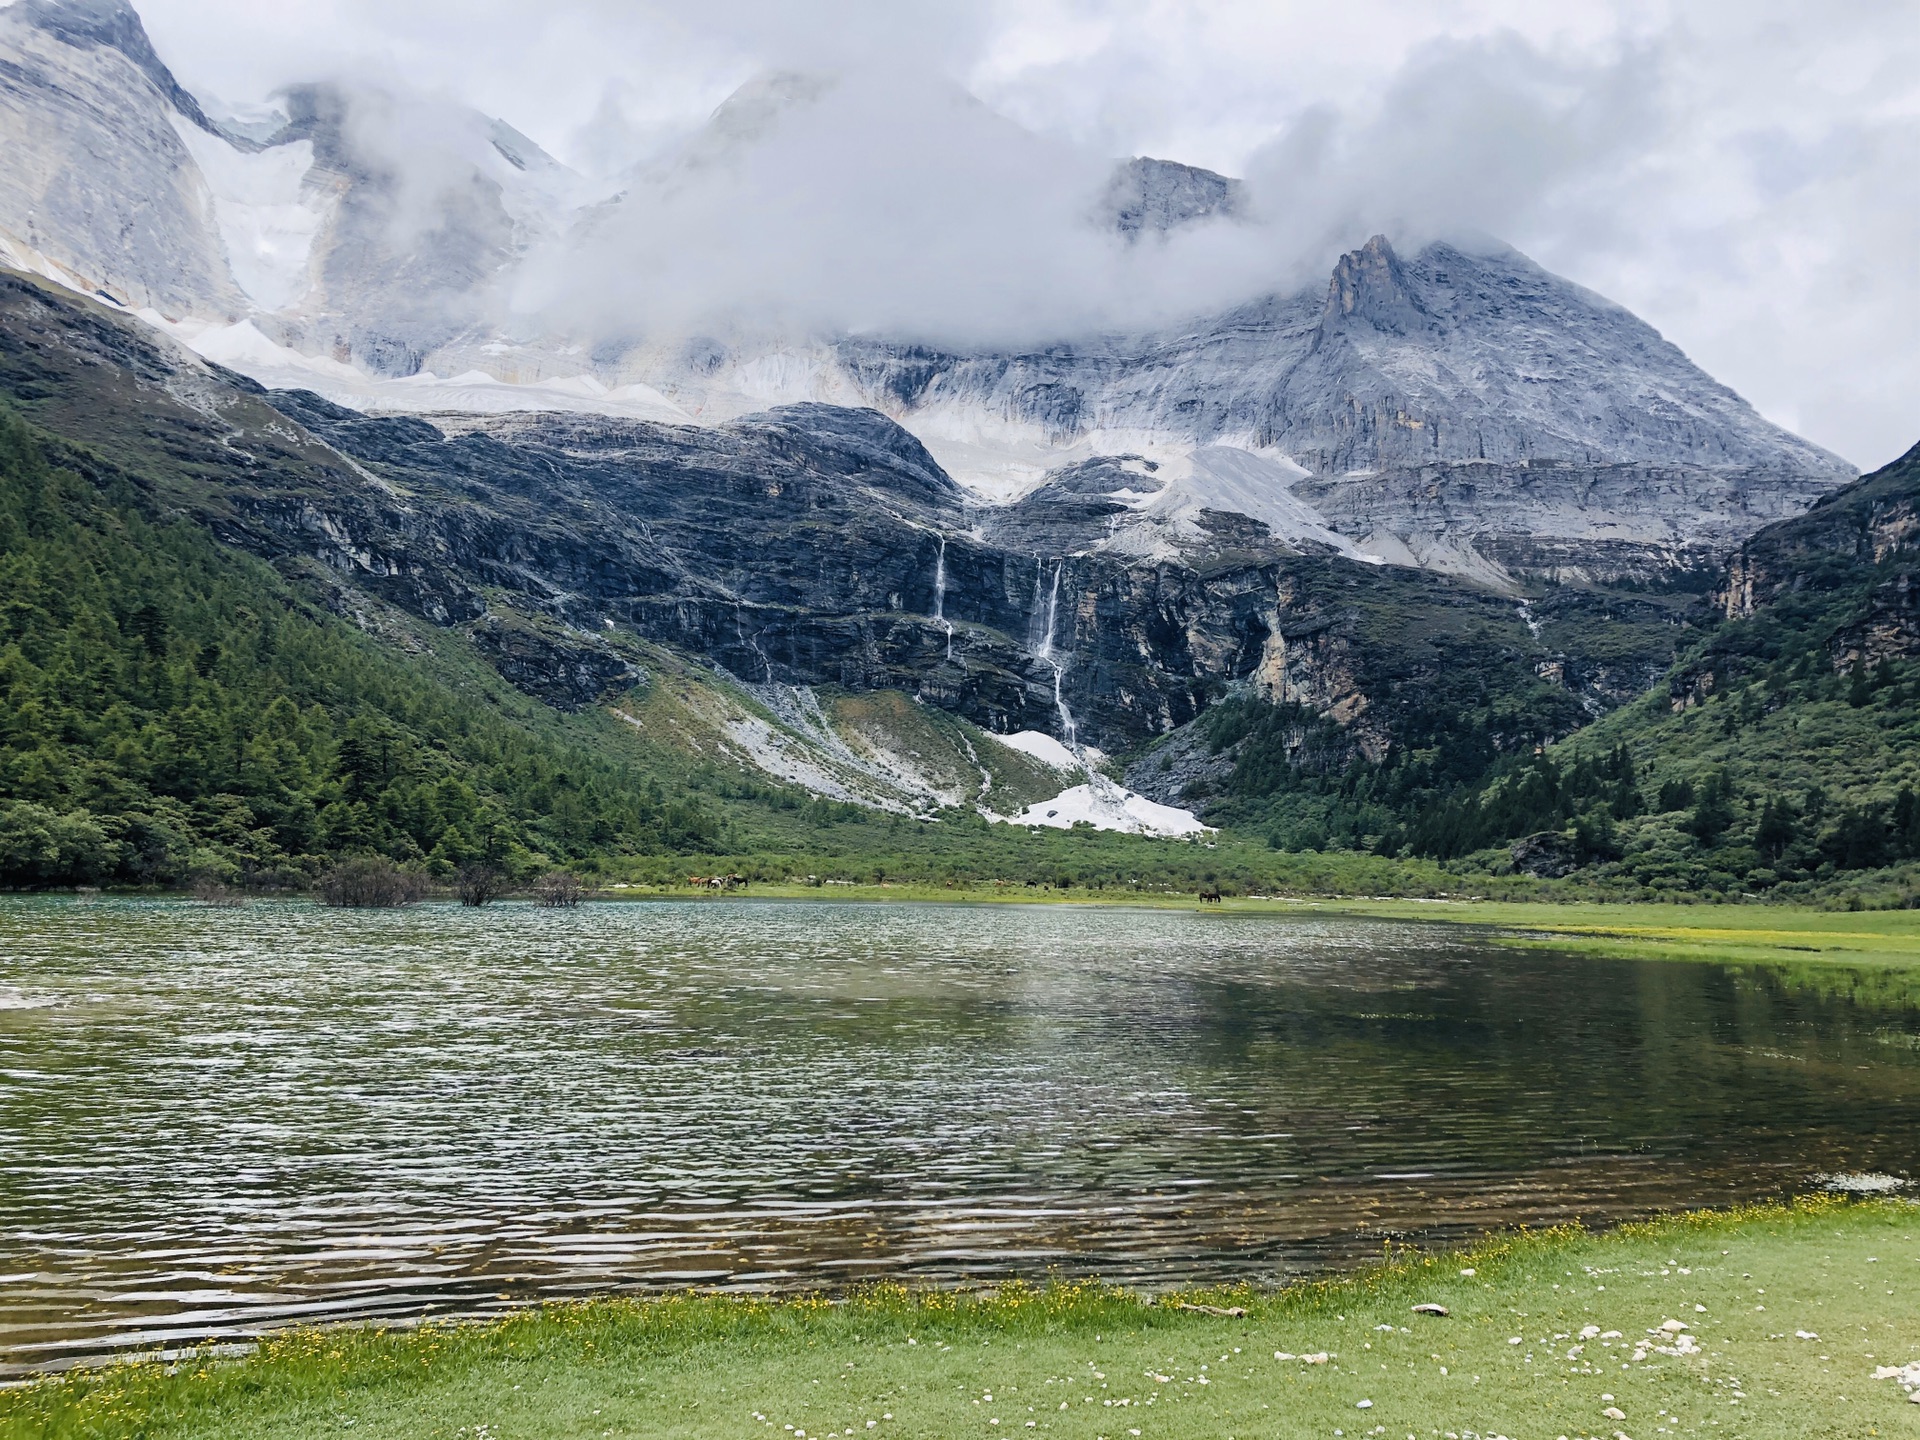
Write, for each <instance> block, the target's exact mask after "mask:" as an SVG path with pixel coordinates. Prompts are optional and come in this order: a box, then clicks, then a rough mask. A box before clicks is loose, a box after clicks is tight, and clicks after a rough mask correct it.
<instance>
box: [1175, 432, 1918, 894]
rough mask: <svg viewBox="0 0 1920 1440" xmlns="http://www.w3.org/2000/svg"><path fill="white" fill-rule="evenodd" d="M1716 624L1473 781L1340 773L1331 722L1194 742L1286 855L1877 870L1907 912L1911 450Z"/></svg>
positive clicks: (1620, 884)
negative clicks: (1549, 739) (1537, 744)
mask: <svg viewBox="0 0 1920 1440" xmlns="http://www.w3.org/2000/svg"><path fill="white" fill-rule="evenodd" d="M1715 603H1716V606H1717V613H1718V617H1719V618H1718V623H1717V624H1715V625H1714V626H1713V628H1712V629H1711V631H1710V632H1709V633H1708V634H1707V635H1706V636H1705V637H1704V638H1703V639H1701V640H1699V641H1698V642H1697V643H1695V644H1694V645H1693V646H1692V647H1691V648H1690V649H1689V650H1688V652H1687V653H1686V654H1685V655H1684V656H1683V657H1682V659H1681V661H1680V663H1679V664H1678V665H1677V666H1676V667H1675V668H1674V669H1673V671H1672V672H1671V673H1670V675H1669V676H1668V678H1667V680H1666V682H1665V683H1663V684H1661V685H1659V686H1657V687H1656V688H1655V689H1654V690H1652V691H1651V692H1649V693H1648V694H1646V695H1644V696H1642V697H1641V698H1640V699H1639V700H1637V701H1635V702H1634V703H1633V704H1631V705H1628V706H1626V707H1624V708H1623V709H1622V710H1620V711H1618V712H1616V713H1615V714H1613V715H1611V716H1608V717H1607V718H1605V719H1604V720H1601V721H1600V722H1598V723H1597V724H1594V725H1592V726H1590V727H1588V728H1587V729H1585V730H1583V731H1581V732H1579V733H1578V734H1576V735H1574V736H1572V737H1571V738H1569V739H1567V740H1565V741H1563V742H1561V743H1560V744H1558V745H1554V746H1550V747H1545V748H1541V749H1538V750H1536V751H1535V752H1533V753H1531V754H1525V755H1519V756H1515V757H1512V758H1510V759H1507V760H1505V761H1501V762H1498V763H1496V764H1495V765H1494V766H1493V769H1492V773H1491V774H1490V775H1489V776H1487V777H1485V778H1476V777H1475V776H1474V775H1473V773H1472V771H1473V768H1474V766H1475V764H1476V762H1477V761H1478V760H1479V759H1480V757H1479V756H1478V755H1476V753H1475V749H1474V747H1473V745H1472V744H1471V741H1470V739H1468V738H1467V737H1464V736H1460V735H1455V736H1452V737H1449V739H1448V741H1447V742H1446V743H1440V744H1436V745H1433V746H1429V747H1425V748H1420V747H1407V748H1402V749H1396V750H1395V751H1393V752H1391V753H1390V754H1388V755H1387V756H1386V757H1384V758H1383V759H1382V760H1381V761H1379V762H1366V761H1364V760H1363V761H1359V762H1349V760H1348V758H1347V757H1348V756H1349V755H1350V753H1351V752H1350V750H1349V749H1348V748H1347V747H1346V746H1345V745H1344V744H1343V742H1342V737H1341V735H1340V732H1339V729H1338V727H1337V726H1335V725H1334V724H1333V722H1332V721H1330V720H1328V719H1326V718H1324V717H1320V716H1316V715H1314V714H1311V713H1309V712H1306V711H1304V710H1300V709H1298V708H1291V709H1289V708H1274V707H1270V706H1264V705H1259V704H1256V703H1253V702H1250V701H1243V702H1238V703H1235V704H1231V705H1227V706H1223V707H1220V708H1219V709H1218V710H1216V711H1215V712H1213V713H1212V714H1211V715H1210V716H1208V717H1207V719H1206V720H1205V721H1203V722H1202V723H1203V725H1204V726H1206V727H1208V729H1209V731H1210V734H1211V735H1212V737H1213V740H1214V743H1215V745H1216V747H1218V748H1219V749H1220V750H1222V751H1223V752H1225V751H1229V750H1230V751H1232V753H1233V754H1234V758H1235V765H1234V770H1233V774H1232V778H1231V780H1230V781H1229V783H1228V786H1227V789H1228V792H1229V794H1228V800H1227V803H1226V804H1225V805H1224V806H1222V807H1221V810H1220V812H1219V813H1221V815H1222V816H1223V818H1226V817H1231V818H1234V819H1237V820H1239V821H1240V823H1242V824H1249V825H1260V826H1264V828H1265V829H1266V830H1267V832H1268V834H1269V836H1270V838H1271V842H1272V843H1273V844H1274V845H1275V846H1276V847H1278V848H1282V849H1324V848H1328V847H1341V848H1364V849H1370V850H1373V851H1374V852H1376V853H1378V854H1383V855H1415V856H1422V857H1427V858H1432V859H1437V860H1442V861H1447V862H1452V863H1453V864H1454V865H1456V866H1457V867H1458V868H1460V869H1462V870H1466V871H1478V872H1493V873H1497V872H1499V871H1501V870H1504V869H1509V868H1512V869H1518V870H1521V871H1524V872H1526V873H1531V874H1535V875H1540V876H1544V877H1548V878H1559V877H1563V876H1569V875H1578V876H1579V877H1580V878H1581V879H1582V880H1583V881H1585V882H1588V883H1590V884H1593V885H1598V886H1603V887H1616V888H1623V889H1625V888H1632V889H1643V888H1644V889H1649V890H1652V891H1655V892H1674V893H1695V892H1706V893H1714V892H1719V893H1735V892H1739V893H1762V892H1777V893H1781V894H1784V895H1795V894H1810V893H1814V892H1817V891H1821V890H1823V889H1833V888H1834V887H1835V886H1847V887H1853V888H1855V889H1857V888H1858V886H1859V884H1860V883H1861V882H1862V881H1863V880H1865V879H1866V877H1867V876H1868V875H1869V874H1870V873H1871V872H1882V873H1881V874H1880V875H1879V878H1878V881H1876V882H1875V883H1876V884H1879V886H1880V889H1881V890H1883V891H1886V892H1887V893H1888V894H1892V895H1895V896H1896V897H1897V895H1901V894H1905V893H1908V892H1910V891H1911V889H1912V885H1913V875H1914V873H1915V872H1916V871H1920V864H1916V863H1915V862H1920V800H1916V791H1920V449H1916V450H1915V451H1913V452H1911V453H1909V454H1908V455H1907V456H1906V457H1904V458H1903V459H1901V460H1900V461H1898V462H1896V463H1895V464H1894V465H1892V466H1889V467H1888V468H1887V469H1885V470H1883V471H1881V472H1879V473H1878V474H1876V475H1872V476H1869V477H1867V478H1866V479H1864V480H1862V481H1860V482H1859V483H1857V484H1856V485H1853V486H1850V487H1848V488H1847V489H1846V490H1843V491H1841V492H1839V493H1837V494H1836V495H1834V496H1832V497H1830V498H1829V499H1827V500H1825V501H1823V502H1822V503H1821V504H1819V505H1817V506H1816V507H1814V509H1813V510H1812V511H1811V512H1809V513H1808V514H1807V515H1805V516H1802V517H1800V518H1798V519H1795V520H1790V521H1785V522H1783V523H1781V524H1779V525H1775V526H1771V527H1769V528H1768V529H1766V530H1763V531H1761V532H1760V533H1759V534H1757V535H1756V536H1754V537H1753V539H1752V540H1750V541H1749V542H1748V543H1747V544H1746V545H1745V546H1743V547H1742V548H1741V550H1740V551H1739V553H1738V554H1737V555H1736V556H1735V557H1734V559H1733V561H1732V563H1731V564H1730V566H1729V568H1728V572H1727V578H1726V581H1725V583H1724V585H1723V587H1722V590H1721V593H1720V594H1719V595H1718V596H1717V597H1716V599H1715ZM1868 888H1869V890H1870V891H1871V890H1872V888H1873V887H1872V886H1871V885H1869V887H1868ZM1882 898H1885V897H1884V896H1882Z"/></svg>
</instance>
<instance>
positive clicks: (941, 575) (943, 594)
mask: <svg viewBox="0 0 1920 1440" xmlns="http://www.w3.org/2000/svg"><path fill="white" fill-rule="evenodd" d="M933 620H934V623H935V624H936V625H938V626H939V627H940V628H941V629H942V630H944V631H946V632H947V659H949V660H951V659H953V622H952V621H951V620H949V619H947V537H946V536H944V535H942V536H941V537H940V550H939V553H938V556H937V558H936V559H935V560H934V562H933Z"/></svg>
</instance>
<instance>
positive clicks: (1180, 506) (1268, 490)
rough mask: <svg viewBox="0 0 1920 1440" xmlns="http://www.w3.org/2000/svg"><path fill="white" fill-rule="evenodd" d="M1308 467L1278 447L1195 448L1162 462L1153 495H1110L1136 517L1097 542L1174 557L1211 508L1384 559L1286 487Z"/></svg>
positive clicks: (1121, 550)
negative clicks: (1172, 461)
mask: <svg viewBox="0 0 1920 1440" xmlns="http://www.w3.org/2000/svg"><path fill="white" fill-rule="evenodd" d="M1307 473H1308V472H1307V471H1306V470H1305V469H1303V468H1302V467H1301V466H1299V465H1297V464H1295V463H1294V462H1293V461H1292V460H1291V459H1290V458H1288V457H1287V456H1285V455H1282V454H1280V453H1279V452H1277V451H1272V450H1268V451H1256V450H1252V449H1243V448H1240V447H1238V446H1234V445H1219V444H1216V445H1204V446H1201V447H1200V448H1198V449H1195V450H1191V451H1189V452H1188V453H1187V454H1186V455H1185V456H1184V457H1183V459H1182V461H1180V462H1177V463H1175V464H1173V465H1170V466H1163V467H1162V468H1161V470H1160V471H1159V472H1158V473H1157V475H1156V477H1155V478H1156V479H1159V480H1160V481H1161V482H1162V485H1161V488H1160V489H1159V490H1158V491H1157V492H1156V493H1154V494H1151V495H1144V496H1138V497H1133V496H1129V495H1126V494H1116V495H1115V496H1114V498H1115V499H1118V500H1122V501H1125V502H1126V503H1128V504H1130V505H1131V507H1132V509H1133V511H1134V516H1135V517H1137V518H1133V519H1122V520H1120V521H1119V522H1118V523H1117V524H1116V525H1115V527H1114V534H1113V537H1112V538H1111V539H1109V540H1108V541H1107V542H1106V543H1105V544H1103V545H1102V546H1100V548H1101V549H1103V550H1109V551H1113V552H1115V553H1117V554H1122V555H1136V556H1140V557H1142V558H1145V559H1152V560H1168V559H1174V558H1176V557H1178V555H1179V554H1180V552H1181V547H1182V544H1183V543H1187V542H1193V541H1197V540H1201V539H1203V538H1204V532H1203V531H1202V529H1201V526H1200V519H1201V516H1202V515H1203V514H1204V513H1205V512H1206V511H1209V510H1211V511H1216V512H1222V513H1226V514H1232V515H1245V516H1247V517H1248V518H1249V519H1253V520H1258V521H1259V522H1260V523H1261V524H1263V525H1265V526H1266V527H1267V528H1268V529H1269V530H1271V531H1272V532H1273V534H1274V536H1275V537H1276V538H1278V539H1281V540H1288V541H1299V540H1307V541H1312V542H1315V543H1318V544H1321V545H1325V546H1328V547H1330V548H1331V549H1333V550H1334V551H1336V552H1337V553H1339V554H1342V555H1347V556H1350V557H1351V558H1353V559H1356V560H1366V561H1372V562H1375V563H1378V562H1379V561H1381V560H1382V559H1383V558H1384V557H1382V556H1380V555H1378V554H1375V553H1371V552H1370V551H1368V550H1365V549H1363V548H1360V547H1357V546H1355V544H1354V543H1353V541H1352V540H1351V539H1349V538H1348V537H1347V536H1345V535H1341V534H1338V533H1337V532H1335V531H1334V530H1333V529H1331V528H1330V527H1329V526H1328V525H1327V522H1326V517H1325V516H1323V515H1322V514H1321V513H1320V512H1319V511H1317V510H1315V509H1314V508H1313V507H1312V506H1311V505H1309V504H1307V502H1306V501H1304V500H1302V499H1300V498H1299V497H1298V496H1296V495H1295V494H1294V493H1293V484H1294V482H1295V481H1296V480H1301V479H1304V478H1306V476H1307Z"/></svg>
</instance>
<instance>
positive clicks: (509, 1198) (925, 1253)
mask: <svg viewBox="0 0 1920 1440" xmlns="http://www.w3.org/2000/svg"><path fill="white" fill-rule="evenodd" d="M1916 1167H1920V982H1915V983H1912V984H1909V983H1908V982H1907V981H1906V979H1905V978H1904V977H1903V976H1899V975H1895V976H1892V977H1889V975H1888V974H1887V973H1885V972H1880V973H1878V974H1869V973H1867V972H1864V971H1852V970H1849V969H1847V968H1845V967H1835V966H1825V967H1818V968H1816V967H1808V968H1805V969H1791V968H1778V967H1772V968H1770V967H1759V966H1753V967H1739V968H1735V967H1728V966H1722V965H1712V964H1703V963H1673V962H1668V961H1659V960H1647V961H1639V960H1629V959H1619V958H1596V957H1591V956H1581V955H1575V954H1571V953H1560V952H1555V951H1550V950H1547V951H1542V950H1518V949H1513V948H1508V947H1505V946H1503V945H1501V944H1499V943H1497V942H1496V941H1495V940H1494V939H1492V938H1491V937H1490V936H1488V935H1484V934H1481V933H1479V932H1477V931H1475V930H1474V929H1472V928H1470V927H1461V926H1457V925H1456V926H1448V925H1439V924H1422V923H1418V922H1398V921H1377V920H1366V919H1357V918H1346V917H1333V916H1321V917H1315V916H1311V915H1281V916H1241V915H1231V914H1228V915H1222V914H1198V913H1194V912H1191V911H1150V910H1125V909H1110V910H1103V909H1096V908H1067V907H1057V906H1056V907H1048V906H960V905H954V906H941V905H866V904H835V903H826V902H822V903H782V902H761V901H752V900H740V901H713V902H692V901H689V902H646V903H639V902H636V903H605V904H591V905H587V906H583V907H581V908H579V909H575V910H545V909H538V908H535V907H532V906H528V905H523V904H501V905H495V906H491V907H488V908H486V909H483V910H462V909H459V908H457V907H453V906H449V905H438V904H436V905H425V906H420V907H415V908H412V909H407V910H400V911H384V912H350V911H331V910H323V909H320V908H317V907H315V906H312V905H310V904H307V903H304V902H284V903H281V902H273V903H257V904H254V905H252V906H250V907H248V908H245V909H238V910H226V909H215V908H209V907H204V906H200V905H195V904H192V903H188V902H184V901H153V900H131V899H114V898H85V897H81V898H64V897H63V898H24V897H23V898H8V899H0V1373H4V1374H7V1375H13V1376H19V1375H22V1374H25V1373H29V1372H31V1371H36V1370H43V1369H47V1368H57V1367H61V1366H65V1365H70V1364H73V1363H77V1362H97V1361H99V1360H102V1359H104V1358H107V1357H109V1356H112V1355H116V1354H123V1353H152V1352H154V1351H156V1350H160V1351H165V1350H171V1349H176V1348H179V1347H183V1346H188V1345H192V1344H196V1343H202V1342H207V1341H210V1340H211V1341H238V1340H244V1339H246V1338H247V1337H250V1336H254V1335H257V1334H259V1333H261V1332H263V1331H266V1330H271V1329H274V1328H280V1327H285V1326H289V1325H296V1324H311V1323H324V1322H332V1321H345V1320H366V1319H391V1320H395V1321H400V1320H408V1319H415V1318H418V1317H421V1316H426V1315H436V1316H447V1315H460V1316H481V1315H487V1314H492V1313H496V1312H498V1311H500V1310H503V1309H507V1308H512V1307H519V1306H524V1305H527V1304H530V1303H537V1302H539V1301H541V1300H545V1299H556V1298H568V1297H582V1296H587V1295H594V1294H605V1293H612V1292H647V1291H663V1290H676V1289H686V1288H688V1287H693V1288H698V1289H704V1290H728V1291H770V1292H810V1291H824V1292H844V1291H846V1290H848V1289H850V1288H852V1287H855V1286H857V1285H859V1284H860V1283H862V1282H863V1281H871V1280H875V1279H891V1280H902V1281H905V1282H907V1283H910V1284H922V1285H953V1284H973V1285H978V1284H987V1283H990V1282H993V1281H996V1280H1002V1279H1005V1278H1008V1277H1012V1276H1019V1277H1025V1278H1028V1279H1033V1280H1042V1279H1045V1278H1046V1277H1047V1276H1048V1275H1049V1274H1059V1275H1066V1276H1098V1277H1100V1278H1102V1279H1105V1280H1107V1281H1111V1282H1116V1283H1121V1284H1126V1285H1131V1286H1136V1287H1139V1288H1142V1289H1146V1290H1154V1289H1164V1288H1170V1287H1174V1286H1184V1285H1193V1284H1209V1283H1216V1282H1240V1281H1247V1282H1251V1283H1254V1284H1256V1285H1270V1284H1276V1283H1280V1282H1282V1281H1284V1280H1286V1279H1287V1278H1289V1277H1292V1276H1297V1275H1300V1274H1303V1273H1309V1272H1313V1271H1316V1270H1324V1269H1326V1268H1329V1267H1335V1266H1340V1265H1343V1264H1351V1263H1355V1262H1357V1261H1360V1260H1363V1259H1368V1258H1373V1257H1377V1256H1379V1255H1380V1253H1381V1251H1382V1249H1383V1247H1387V1246H1392V1245H1407V1244H1413V1245H1430V1244H1444V1243H1447V1242H1448V1241H1450V1240H1455V1239H1464V1238H1466V1237H1468V1236H1471V1235H1474V1234H1478V1233H1480V1232H1484V1231H1486V1230H1489V1229H1498V1228H1501V1227H1512V1226H1518V1225H1532V1226H1541V1225H1551V1224H1557V1223H1561V1222H1565V1221H1570V1220H1579V1221H1584V1222H1587V1223H1591V1224H1605V1223H1608V1222H1612V1221H1617V1220H1621V1219H1625V1218H1633V1217H1644V1216H1649V1215H1653V1214H1656V1213H1659V1212H1661V1211H1663V1210H1670V1209H1678V1208H1693V1207H1700V1206H1716V1205H1726V1204H1732V1203H1737V1202H1742V1201H1748V1200H1758V1199H1766V1198H1774V1197H1779V1196H1782V1195H1786V1194H1794V1193H1803V1192H1806V1191H1809V1190H1812V1189H1817V1188H1819V1187H1820V1186H1821V1185H1822V1184H1823V1183H1832V1182H1831V1180H1830V1179H1829V1178H1828V1177H1832V1176H1835V1175H1843V1174H1862V1173H1871V1172H1883V1173H1891V1174H1896V1175H1897V1174H1905V1173H1907V1172H1910V1171H1913V1170H1915V1169H1916Z"/></svg>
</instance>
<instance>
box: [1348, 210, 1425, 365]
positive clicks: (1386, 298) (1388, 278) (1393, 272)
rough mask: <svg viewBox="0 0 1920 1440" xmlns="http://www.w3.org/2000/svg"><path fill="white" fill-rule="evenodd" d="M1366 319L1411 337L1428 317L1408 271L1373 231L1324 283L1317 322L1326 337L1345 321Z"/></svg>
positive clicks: (1374, 326) (1378, 325)
mask: <svg viewBox="0 0 1920 1440" xmlns="http://www.w3.org/2000/svg"><path fill="white" fill-rule="evenodd" d="M1352 320H1358V321H1362V322H1365V323H1366V324H1368V325H1370V326H1371V327H1372V328H1373V329H1375V330H1380V331H1384V332H1386V333H1387V334H1390V335H1412V334H1417V333H1418V332H1419V331H1421V330H1424V329H1427V328H1429V327H1430V326H1431V325H1432V323H1433V322H1432V318H1431V317H1430V316H1429V315H1428V314H1427V313H1426V311H1425V310H1424V309H1423V308H1422V307H1421V305H1420V301H1419V300H1418V299H1417V298H1416V297H1415V295H1414V292H1413V288H1412V286H1411V285H1410V284H1409V283H1408V279H1407V272H1406V269H1405V267H1404V266H1402V264H1401V263H1400V257H1399V256H1398V255H1396V254H1395V253H1394V250H1393V246H1392V245H1391V244H1390V243H1389V242H1388V240H1387V237H1386V236H1384V235H1376V236H1374V237H1373V238H1372V239H1371V240H1369V241H1367V243H1366V244H1364V245H1362V246H1361V247H1360V248H1359V249H1358V250H1350V251H1348V252H1347V253H1346V254H1345V255H1342V256H1341V257H1340V261H1339V263H1338V264H1337V265H1335V266H1334V270H1333V279H1332V281H1331V282H1330V283H1329V284H1328V286H1327V303H1326V309H1325V311H1324V312H1323V314H1322V316H1321V320H1320V332H1321V338H1322V339H1323V340H1324V339H1326V338H1328V337H1330V336H1331V335H1332V334H1333V333H1334V332H1335V331H1337V330H1340V329H1342V328H1344V326H1345V325H1346V323H1347V322H1348V321H1352Z"/></svg>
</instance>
